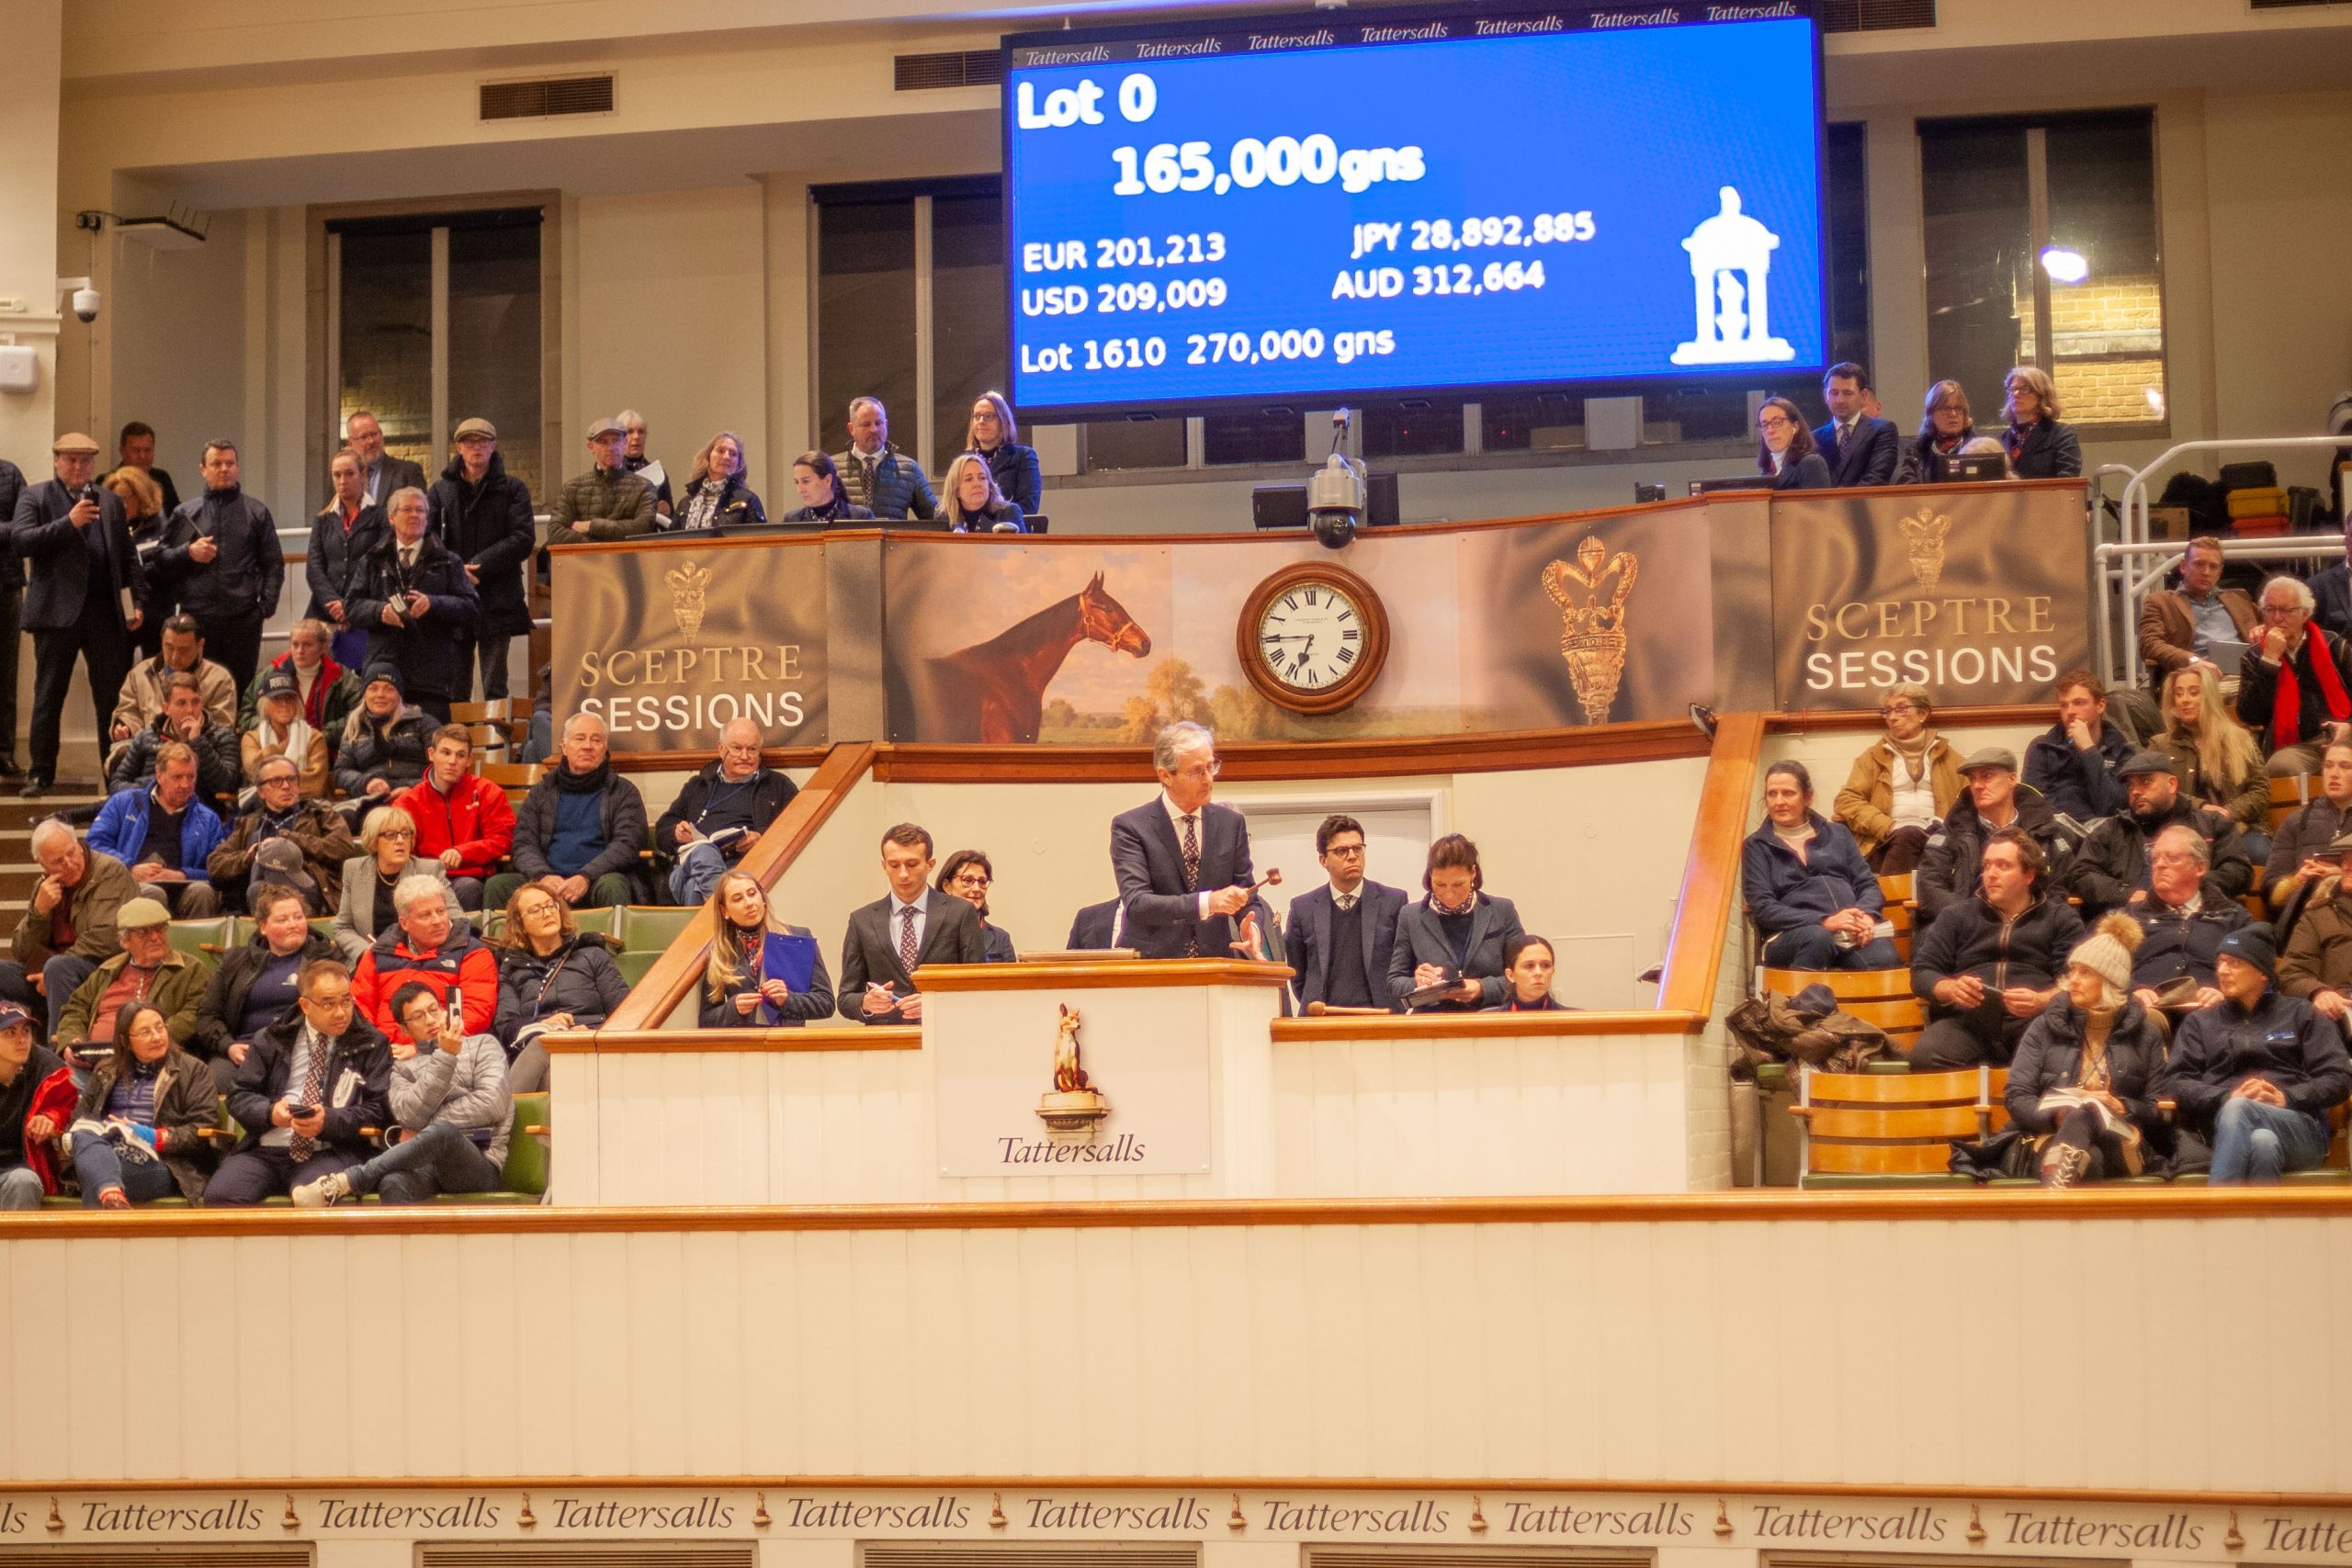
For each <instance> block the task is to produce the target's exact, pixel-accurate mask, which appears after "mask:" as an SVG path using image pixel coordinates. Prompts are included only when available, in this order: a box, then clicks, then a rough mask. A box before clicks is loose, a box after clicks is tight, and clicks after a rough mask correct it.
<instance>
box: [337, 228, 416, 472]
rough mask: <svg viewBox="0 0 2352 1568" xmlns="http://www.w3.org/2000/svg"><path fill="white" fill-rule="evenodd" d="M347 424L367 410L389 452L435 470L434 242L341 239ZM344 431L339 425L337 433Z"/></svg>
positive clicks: (405, 237) (407, 236)
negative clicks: (379, 430)
mask: <svg viewBox="0 0 2352 1568" xmlns="http://www.w3.org/2000/svg"><path fill="white" fill-rule="evenodd" d="M342 288H343V333H342V336H343V343H342V349H341V353H342V361H343V386H342V387H341V388H340V389H339V392H340V397H339V402H340V405H341V409H340V412H341V415H342V418H343V419H346V420H347V419H349V418H350V417H351V415H352V414H354V413H356V412H359V411H360V410H362V409H365V410H367V411H368V412H370V413H373V414H374V415H375V416H376V418H377V421H378V423H381V424H382V425H383V427H384V449H385V450H386V451H388V452H390V454H391V455H392V456H393V457H406V458H408V459H410V460H411V461H413V462H417V463H422V464H424V466H425V468H426V469H427V470H428V471H430V470H431V469H432V468H434V466H435V465H434V462H433V451H434V448H435V446H436V445H437V444H436V442H435V439H434V432H433V429H432V424H433V236H432V235H431V234H430V233H428V232H427V231H424V230H422V229H419V230H415V231H411V232H406V233H398V234H369V233H358V234H351V233H346V234H345V235H344V236H343V280H342ZM341 433H342V424H341V422H340V421H338V423H337V426H336V434H338V435H340V434H341Z"/></svg>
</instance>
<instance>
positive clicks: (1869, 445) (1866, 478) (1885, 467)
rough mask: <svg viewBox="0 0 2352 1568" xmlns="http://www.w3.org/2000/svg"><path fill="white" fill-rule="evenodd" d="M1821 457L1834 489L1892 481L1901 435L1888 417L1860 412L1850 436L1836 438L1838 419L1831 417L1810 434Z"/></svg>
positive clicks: (1900, 454)
mask: <svg viewBox="0 0 2352 1568" xmlns="http://www.w3.org/2000/svg"><path fill="white" fill-rule="evenodd" d="M1813 444H1814V446H1816V447H1818V448H1820V451H1821V460H1822V461H1823V462H1825V463H1826V464H1828V465H1829V482H1830V483H1831V484H1832V485H1833V486H1834V487H1836V488H1837V489H1838V490H1853V489H1855V488H1857V487H1859V486H1861V485H1884V484H1893V483H1894V463H1895V459H1896V458H1897V457H1901V456H1902V450H1901V448H1902V445H1903V437H1902V434H1901V433H1900V432H1898V431H1897V430H1896V429H1895V428H1894V421H1893V420H1891V419H1872V418H1871V416H1870V415H1868V414H1863V415H1861V416H1860V417H1859V418H1857V419H1856V420H1855V421H1854V438H1853V439H1852V440H1851V441H1840V440H1838V422H1837V421H1836V420H1834V419H1833V420H1831V421H1830V422H1829V423H1827V424H1825V425H1823V426H1821V428H1819V429H1818V430H1815V432H1814V433H1813Z"/></svg>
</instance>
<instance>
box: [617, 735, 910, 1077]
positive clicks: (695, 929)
mask: <svg viewBox="0 0 2352 1568" xmlns="http://www.w3.org/2000/svg"><path fill="white" fill-rule="evenodd" d="M873 768H874V747H873V744H872V742H870V741H856V742H850V743H844V744H842V745H839V746H835V747H833V748H832V749H831V750H829V751H827V752H826V753H825V760H824V761H822V762H821V763H820V764H819V765H818V768H817V771H816V773H813V774H811V775H810V776H809V782H808V783H807V784H803V785H801V786H800V793H799V794H797V795H794V796H793V797H792V804H791V805H789V806H787V807H785V808H784V810H783V812H782V813H781V814H779V815H778V816H777V818H776V819H775V822H774V823H773V824H771V825H770V827H769V828H768V830H767V831H766V832H764V833H762V834H761V835H760V841H759V842H758V843H756V844H753V845H752V849H751V852H750V853H748V854H746V855H745V856H744V857H743V859H742V861H741V864H740V867H739V869H741V870H742V871H746V872H748V873H750V874H752V876H755V877H757V878H758V879H759V883H760V886H762V887H774V886H775V884H776V879H777V878H778V877H780V876H782V875H783V874H785V872H786V869H787V868H788V867H790V865H791V864H792V863H793V862H794V861H795V860H797V859H798V858H799V855H800V852H801V851H802V850H804V849H806V848H808V847H809V841H810V840H813V839H814V838H816V836H817V832H818V829H821V828H822V827H824V825H825V823H826V821H827V820H828V819H829V818H831V816H832V814H833V813H834V812H835V811H837V810H839V809H840V807H841V804H842V799H843V798H844V797H845V796H846V795H848V794H849V792H850V791H851V790H853V789H855V788H856V787H857V782H858V780H860V779H862V778H864V777H865V775H866V774H867V773H870V772H872V771H873ZM711 936H712V926H711V912H710V907H709V906H708V905H705V906H704V907H703V908H700V909H697V910H695V916H694V919H690V920H688V921H687V922H686V924H685V928H684V930H682V931H679V932H678V934H677V935H676V936H675V937H673V938H672V939H671V942H670V945H669V946H668V947H666V948H664V949H662V955H661V956H660V957H659V958H656V959H655V960H654V961H653V966H652V967H651V968H650V969H648V970H647V971H646V972H645V978H644V979H642V980H639V982H638V983H637V984H636V985H635V986H633V987H630V988H629V993H628V997H626V998H623V1000H622V1002H621V1005H620V1006H619V1007H617V1008H616V1009H614V1010H613V1016H612V1017H611V1018H610V1019H608V1020H606V1021H605V1029H608V1030H613V1031H616V1032H627V1031H629V1030H639V1029H656V1028H659V1027H660V1026H661V1023H662V1020H663V1019H666V1018H668V1017H669V1016H670V1013H671V1011H672V1010H673V1009H674V1008H676V1007H678V1006H679V1005H680V1004H681V1003H683V1002H684V1001H685V1000H686V999H687V998H689V997H691V996H692V995H693V994H694V988H695V983H696V982H697V981H699V980H700V979H701V978H702V973H703V968H704V966H705V965H706V964H708V963H709V961H710V939H711ZM600 1032H601V1031H600Z"/></svg>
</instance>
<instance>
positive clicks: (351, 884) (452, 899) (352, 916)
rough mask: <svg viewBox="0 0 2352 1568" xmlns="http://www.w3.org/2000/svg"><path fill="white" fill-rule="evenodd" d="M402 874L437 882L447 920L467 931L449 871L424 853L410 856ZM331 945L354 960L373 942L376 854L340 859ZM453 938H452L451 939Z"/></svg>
mask: <svg viewBox="0 0 2352 1568" xmlns="http://www.w3.org/2000/svg"><path fill="white" fill-rule="evenodd" d="M401 875H402V876H429V877H431V878H432V879H433V880H434V881H435V882H437V883H439V884H441V902H442V903H443V904H444V905H446V906H447V908H448V910H449V922H450V924H451V925H452V926H453V927H455V928H456V929H457V930H458V931H471V930H472V929H473V928H472V927H471V926H469V925H468V924H467V919H468V917H467V915H466V911H465V909H464V908H463V907H462V906H460V905H459V904H458V895H457V891H456V889H454V888H452V887H451V886H449V874H448V873H447V872H446V871H444V870H442V869H441V863H440V862H439V861H437V860H434V859H431V858H429V857H426V856H413V857H411V858H410V860H409V863H408V869H407V870H405V871H403V872H401ZM333 931H334V945H335V948H336V950H337V951H338V952H340V953H342V954H343V956H344V959H345V962H347V963H352V964H356V963H358V962H359V961H360V960H361V959H362V958H365V957H366V956H367V955H368V949H369V948H370V947H372V946H374V945H375V942H376V935H377V932H376V857H375V856H374V855H372V854H358V855H354V856H352V857H351V858H350V859H349V860H347V861H345V862H344V863H343V903H342V904H341V905H340V906H338V907H337V908H336V909H335V912H334V927H333ZM452 940H454V938H453V939H452Z"/></svg>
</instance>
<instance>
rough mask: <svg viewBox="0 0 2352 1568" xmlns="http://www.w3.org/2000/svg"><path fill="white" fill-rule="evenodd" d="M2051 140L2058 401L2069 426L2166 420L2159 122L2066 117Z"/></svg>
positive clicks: (2053, 359)
mask: <svg viewBox="0 0 2352 1568" xmlns="http://www.w3.org/2000/svg"><path fill="white" fill-rule="evenodd" d="M2048 146H2049V160H2050V251H2049V253H2048V256H2049V265H2048V266H2047V268H2046V270H2048V271H2049V273H2050V336H2051V346H2052V349H2053V350H2055V353H2054V354H2053V355H2052V357H2051V360H2050V364H2051V375H2052V377H2053V378H2055V379H2056V380H2057V383H2058V406H2059V408H2060V410H2061V411H2062V412H2063V414H2064V418H2065V420H2066V421H2067V423H2070V424H2077V425H2099V424H2147V423H2152V422H2154V421H2160V420H2162V419H2163V418H2164V417H2165V360H2164V353H2165V305H2164V288H2163V276H2162V272H2161V269H2160V265H2159V256H2158V254H2157V246H2156V155H2155V125H2154V119H2153V118H2152V117H2150V116H2148V115H2144V114H2134V115H2129V116H2121V117H2105V116H2102V117H2100V118H2098V119H2096V120H2083V121H2066V122H2061V123H2059V124H2055V125H2052V127H2051V128H2050V130H2049V135H2048ZM2075 257H2080V258H2081V267H2080V270H2079V274H2078V273H2077V270H2076V267H2075V263H2074V258H2075ZM2077 276H2078V279H2079V280H2078V281H2073V282H2070V281H2068V279H2069V278H2075V277H2077Z"/></svg>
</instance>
